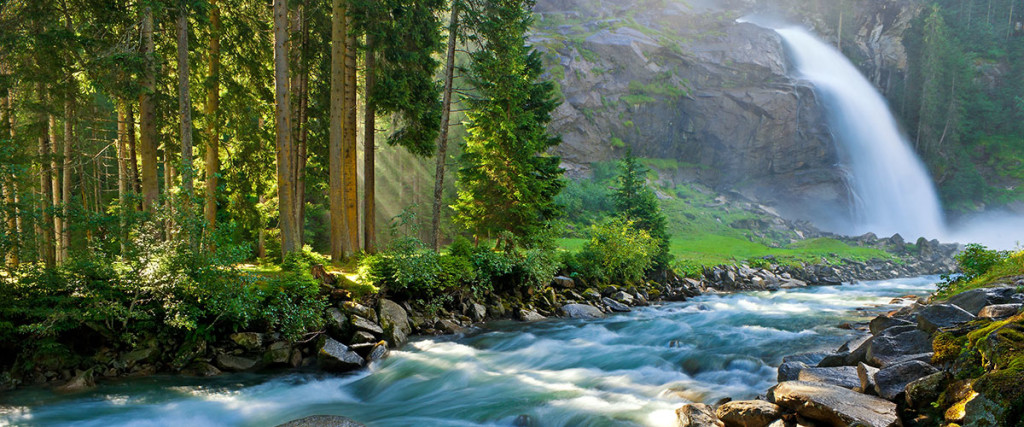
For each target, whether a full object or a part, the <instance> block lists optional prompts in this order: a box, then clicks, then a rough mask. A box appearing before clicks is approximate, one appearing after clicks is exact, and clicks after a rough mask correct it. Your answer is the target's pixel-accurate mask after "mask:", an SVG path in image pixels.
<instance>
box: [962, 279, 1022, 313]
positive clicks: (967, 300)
mask: <svg viewBox="0 0 1024 427" xmlns="http://www.w3.org/2000/svg"><path fill="white" fill-rule="evenodd" d="M947 302H948V303H950V304H952V305H955V306H957V307H960V308H962V309H964V311H966V312H968V313H971V314H973V315H978V313H979V312H981V309H982V308H985V306H988V305H997V304H1014V303H1019V302H1021V301H1020V294H1018V293H1017V289H1016V288H1013V287H1010V286H999V287H993V288H982V289H972V290H969V291H965V292H961V293H959V294H956V295H954V296H953V297H951V298H950V299H949V300H948V301H947Z"/></svg>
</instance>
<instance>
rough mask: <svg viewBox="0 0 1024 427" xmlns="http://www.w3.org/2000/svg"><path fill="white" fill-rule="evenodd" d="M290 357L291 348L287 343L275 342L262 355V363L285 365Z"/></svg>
mask: <svg viewBox="0 0 1024 427" xmlns="http://www.w3.org/2000/svg"><path fill="white" fill-rule="evenodd" d="M291 357H292V346H291V344H288V342H287V341H275V342H274V343H273V344H270V347H268V348H267V351H266V352H264V353H263V363H266V364H272V363H277V364H287V363H288V362H289V360H291Z"/></svg>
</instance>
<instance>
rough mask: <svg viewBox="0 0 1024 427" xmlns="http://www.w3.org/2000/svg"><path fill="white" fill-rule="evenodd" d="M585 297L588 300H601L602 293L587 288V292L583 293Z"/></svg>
mask: <svg viewBox="0 0 1024 427" xmlns="http://www.w3.org/2000/svg"><path fill="white" fill-rule="evenodd" d="M583 296H584V297H585V298H587V299H588V300H592V301H596V300H599V299H601V293H600V292H598V291H596V290H594V289H593V288H587V290H585V291H583Z"/></svg>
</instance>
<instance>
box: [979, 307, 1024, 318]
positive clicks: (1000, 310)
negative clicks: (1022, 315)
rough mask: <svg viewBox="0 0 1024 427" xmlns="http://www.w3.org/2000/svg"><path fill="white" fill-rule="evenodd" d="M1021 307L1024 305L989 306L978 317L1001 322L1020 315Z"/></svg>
mask: <svg viewBox="0 0 1024 427" xmlns="http://www.w3.org/2000/svg"><path fill="white" fill-rule="evenodd" d="M1021 307H1024V304H996V305H987V306H985V307H984V308H982V309H981V311H979V312H978V317H979V318H982V319H993V320H1001V319H1005V318H1007V317H1010V316H1013V315H1015V314H1017V313H1019V312H1020V310H1021Z"/></svg>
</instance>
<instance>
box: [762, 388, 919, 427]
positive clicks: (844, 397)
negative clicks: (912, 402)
mask: <svg viewBox="0 0 1024 427" xmlns="http://www.w3.org/2000/svg"><path fill="white" fill-rule="evenodd" d="M768 400H769V401H770V402H773V403H775V404H777V405H779V406H782V407H784V408H789V409H790V410H793V411H796V413H798V414H800V415H802V416H804V417H806V418H809V419H812V420H816V421H821V422H824V423H827V424H830V425H834V426H848V425H858V424H859V425H863V426H868V427H892V426H898V425H900V421H899V418H898V417H897V416H896V404H895V403H892V402H889V401H887V400H885V399H880V398H877V397H874V396H868V395H866V394H861V393H857V392H855V391H853V390H850V389H845V388H842V387H838V386H834V385H829V384H823V383H809V382H803V381H787V382H784V383H781V384H779V385H777V386H775V387H772V388H771V389H769V390H768Z"/></svg>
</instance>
